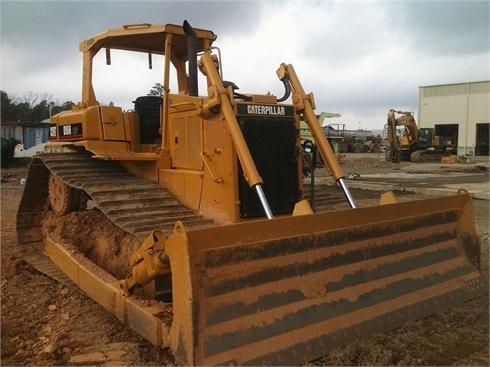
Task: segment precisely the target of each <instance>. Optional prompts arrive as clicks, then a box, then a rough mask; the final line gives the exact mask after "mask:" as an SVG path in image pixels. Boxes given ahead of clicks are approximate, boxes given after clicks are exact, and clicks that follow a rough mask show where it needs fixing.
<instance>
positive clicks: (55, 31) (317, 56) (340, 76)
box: [0, 0, 490, 128]
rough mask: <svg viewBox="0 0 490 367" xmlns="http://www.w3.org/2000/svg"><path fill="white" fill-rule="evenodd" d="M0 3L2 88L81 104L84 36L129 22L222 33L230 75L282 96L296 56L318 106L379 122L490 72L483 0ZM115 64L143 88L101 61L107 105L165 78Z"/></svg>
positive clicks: (249, 87) (245, 88) (247, 86)
mask: <svg viewBox="0 0 490 367" xmlns="http://www.w3.org/2000/svg"><path fill="white" fill-rule="evenodd" d="M0 7H1V39H2V45H1V50H2V76H1V82H2V89H4V90H6V91H7V92H9V94H14V95H22V94H23V93H25V92H27V91H29V90H32V91H35V92H43V93H44V92H47V93H49V94H54V95H55V98H61V99H65V98H66V99H73V100H75V101H76V100H78V99H79V88H80V69H81V55H80V52H79V50H78V43H79V41H80V40H82V39H84V38H87V37H90V36H92V35H94V34H96V33H98V32H101V31H103V30H106V29H108V28H117V27H120V26H121V25H123V24H129V23H141V22H150V23H163V22H168V23H176V24H180V23H181V22H182V21H183V20H184V19H188V20H189V21H190V22H191V24H193V25H194V26H195V27H199V28H207V29H212V30H213V31H214V32H215V33H217V34H218V41H217V45H218V46H220V47H221V50H222V52H223V61H224V70H225V78H226V79H229V80H233V81H235V82H236V83H237V84H238V85H239V86H240V87H241V88H242V92H254V93H265V92H267V91H271V92H272V93H276V94H278V95H279V94H281V95H282V92H283V90H282V87H281V84H280V83H279V81H278V80H277V77H276V75H275V70H276V68H277V67H278V66H279V64H280V62H283V61H285V62H288V63H289V62H291V63H293V64H294V66H295V67H296V70H297V72H298V74H299V76H300V78H301V80H302V81H303V84H304V86H305V89H306V90H307V91H308V92H310V91H311V92H314V93H315V97H316V103H317V107H318V108H317V110H318V111H324V110H328V111H330V112H340V113H342V114H343V115H344V116H346V121H347V122H348V120H349V119H352V120H353V121H354V120H355V123H356V125H357V120H359V121H362V124H363V127H364V126H365V125H366V126H376V127H377V128H382V125H383V124H384V121H385V119H386V117H385V113H386V110H387V109H388V108H390V107H396V108H406V109H410V110H416V108H417V98H418V89H417V87H418V86H420V85H427V84H439V83H452V82H462V81H469V80H483V79H485V80H486V79H488V78H489V75H488V62H489V54H490V53H489V50H488V45H489V40H488V37H489V32H488V24H489V19H488V17H489V9H488V7H489V3H488V2H483V1H482V2H474V1H473V2H472V1H454V2H447V1H436V2H422V1H399V2H382V1H381V2H365V1H359V2H355V1H349V2H344V1H300V0H296V1H292V0H285V1H274V2H270V1H241V2H237V1H158V2H157V1H117V2H116V1H104V2H102V1H92V2H88V1H42V2H40V1H35V2H33V1H31V2H23V1H5V0H3V1H1V2H0ZM113 61H114V65H112V66H111V67H110V68H109V69H110V71H111V72H113V73H115V77H114V78H115V80H122V81H123V82H124V81H132V82H137V81H138V80H140V84H141V85H138V86H137V88H133V87H131V88H129V87H126V86H125V85H124V83H123V87H119V88H113V85H112V83H109V85H108V86H105V85H103V84H104V82H106V81H107V80H108V76H107V75H106V73H108V71H109V69H105V65H102V66H101V67H102V69H101V72H100V74H98V75H100V76H102V83H99V85H100V87H99V85H96V86H97V87H98V89H97V90H96V92H97V95H98V96H100V98H101V99H102V102H108V101H109V100H112V101H114V102H115V103H116V104H120V105H123V106H127V103H128V101H129V103H130V101H132V100H134V97H135V95H134V94H135V93H141V91H143V93H144V91H145V90H147V89H149V87H150V86H151V83H154V82H157V81H160V80H159V78H161V73H158V72H157V73H156V74H158V75H157V76H156V78H157V79H156V80H154V81H152V80H153V79H155V78H154V77H153V76H152V75H149V76H148V74H145V75H147V76H145V77H143V73H146V71H141V70H139V69H138V68H136V70H135V71H134V72H133V71H132V72H128V71H127V70H129V69H127V70H125V69H124V62H125V61H127V59H120V58H119V56H118V57H117V58H116V57H114V60H113ZM142 68H145V65H143V66H142ZM125 71H126V73H124V72H125ZM118 73H122V74H120V75H119V74H118ZM129 74H131V75H129ZM142 81H144V82H143V83H142ZM111 86H112V88H111Z"/></svg>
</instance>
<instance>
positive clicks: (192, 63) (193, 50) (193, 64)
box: [183, 20, 199, 97]
mask: <svg viewBox="0 0 490 367" xmlns="http://www.w3.org/2000/svg"><path fill="white" fill-rule="evenodd" d="M183 27H184V32H185V34H186V36H187V58H188V60H189V68H188V73H189V95H191V96H195V97H197V96H198V95H199V91H198V89H199V88H198V84H197V36H196V32H194V28H192V26H191V25H190V24H189V22H188V21H187V20H184V24H183Z"/></svg>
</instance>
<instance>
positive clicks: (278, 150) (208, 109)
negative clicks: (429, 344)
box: [17, 22, 486, 365]
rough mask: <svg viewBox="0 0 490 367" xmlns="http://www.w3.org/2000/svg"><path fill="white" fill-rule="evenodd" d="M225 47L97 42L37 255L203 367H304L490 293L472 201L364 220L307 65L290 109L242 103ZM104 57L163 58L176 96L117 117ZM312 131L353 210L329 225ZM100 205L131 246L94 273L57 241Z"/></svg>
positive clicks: (187, 40) (331, 217)
mask: <svg viewBox="0 0 490 367" xmlns="http://www.w3.org/2000/svg"><path fill="white" fill-rule="evenodd" d="M215 39H216V36H215V34H214V33H213V32H211V31H208V30H201V29H194V28H192V27H191V26H190V24H189V23H187V22H184V24H183V25H182V26H178V25H170V24H163V25H151V24H146V23H145V24H136V25H126V26H123V27H122V28H119V29H111V30H108V31H106V32H102V33H99V34H97V35H95V36H93V37H91V38H88V39H86V40H84V41H82V42H81V44H80V50H81V51H82V53H83V80H82V100H81V102H80V103H79V104H77V105H76V106H74V107H73V108H72V110H71V111H65V112H62V113H60V114H58V115H56V116H54V117H53V118H52V127H51V135H50V140H49V143H48V144H47V148H46V152H45V153H43V154H41V155H39V156H37V157H35V158H34V159H33V161H32V164H31V166H30V168H29V174H28V178H27V182H26V187H25V191H24V196H23V198H22V201H21V204H20V206H19V210H18V214H17V233H18V238H19V243H21V244H28V243H30V244H35V245H36V246H38V249H39V251H40V253H41V252H42V253H46V254H47V255H48V256H49V258H50V259H51V261H52V262H53V263H54V264H56V266H57V267H59V268H60V269H61V270H62V271H63V272H64V273H65V274H66V275H67V276H68V277H69V278H70V279H71V280H72V281H73V282H74V283H76V284H77V285H78V286H79V287H80V288H81V289H82V290H83V291H84V292H85V293H86V294H87V295H89V296H90V297H92V298H93V299H94V300H96V301H97V302H99V303H100V304H101V305H102V306H103V307H105V308H106V309H107V310H108V311H110V312H111V313H113V314H114V315H115V316H116V317H117V318H118V319H120V320H121V321H123V322H125V323H127V324H128V325H129V326H130V327H131V328H132V329H134V330H135V331H137V332H138V333H140V334H141V335H143V336H144V337H145V338H147V339H148V340H150V341H151V342H152V343H154V344H155V345H157V346H160V347H170V348H171V350H172V352H173V353H174V355H175V357H176V361H177V362H178V363H179V364H188V365H191V364H198V365H214V364H216V365H225V364H238V365H244V364H251V365H260V364H269V365H271V364H278V365H293V364H299V363H303V362H306V361H309V360H312V359H314V358H317V357H320V356H322V355H324V354H326V353H327V352H328V351H329V350H331V349H332V348H334V347H335V346H337V345H340V344H343V343H347V342H350V341H352V340H354V339H356V338H360V337H363V336H366V335H370V334H372V333H377V332H381V331H385V330H389V329H391V328H395V327H397V326H399V325H401V324H402V323H404V322H406V321H407V320H412V319H415V318H420V317H424V316H426V315H428V314H430V313H432V312H435V311H439V310H440V309H441V308H442V307H448V306H450V305H453V304H456V303H459V302H462V301H463V300H465V299H468V298H470V297H472V296H474V295H475V294H478V293H479V292H482V291H484V290H485V289H486V284H485V279H484V278H483V276H482V275H481V274H480V273H479V271H478V267H479V256H480V244H479V240H478V237H477V235H476V232H475V223H474V218H473V210H472V203H471V198H470V195H469V193H468V192H466V191H464V190H460V191H458V193H457V194H455V195H453V196H450V197H444V198H434V199H430V200H419V201H414V202H404V203H397V202H396V199H394V197H393V195H391V196H390V195H388V196H384V198H383V199H382V200H381V204H382V205H379V206H372V207H365V208H358V207H357V203H356V200H355V198H354V197H353V195H352V194H351V192H350V191H349V188H348V182H347V180H346V175H345V172H344V170H343V169H342V167H341V166H340V165H339V164H338V162H337V159H336V157H335V155H334V153H333V152H332V149H331V147H330V145H329V143H328V142H327V139H326V137H325V135H324V132H323V130H322V128H321V126H320V124H319V122H318V119H317V117H316V114H315V111H314V110H315V102H314V98H313V95H312V94H311V93H309V94H307V93H306V92H305V91H304V89H303V86H302V84H301V82H300V80H299V78H298V75H297V74H296V72H295V70H294V68H293V66H292V65H289V64H281V65H280V66H279V68H278V69H277V71H276V74H277V76H278V79H279V80H280V82H282V83H283V85H284V87H285V94H284V96H282V97H280V98H278V97H277V96H274V95H270V94H241V93H238V92H237V88H236V85H235V84H234V83H230V82H226V81H223V71H222V70H221V68H222V65H221V61H222V60H221V57H218V56H219V54H217V53H216V51H217V50H216V49H215V48H214V47H212V44H213V42H214V41H215ZM103 48H105V49H108V50H110V49H122V50H128V51H135V52H143V53H147V54H159V55H163V58H164V63H163V64H164V66H163V75H164V77H163V84H162V90H163V95H162V96H161V97H160V96H140V97H137V98H135V108H134V110H132V111H123V109H122V108H120V107H117V106H103V105H101V104H99V103H98V102H97V100H96V97H95V92H94V88H93V85H92V60H93V57H94V56H95V54H97V52H99V51H100V50H101V49H103ZM109 54H110V51H109V52H108V53H107V54H106V55H109ZM171 66H172V68H171ZM171 69H172V70H175V75H174V79H172V80H174V85H175V90H172V89H171V88H170V87H171V85H172V84H171V74H170V71H171ZM199 71H200V72H202V73H203V75H204V80H205V84H206V85H205V87H206V88H205V89H206V91H207V92H206V93H205V94H204V95H199V86H198V78H197V75H198V72H199ZM201 87H204V86H201ZM290 97H291V98H290ZM288 100H289V101H290V102H288ZM301 120H303V121H306V122H307V124H308V127H309V129H310V131H311V134H312V136H313V138H314V139H315V148H316V149H318V151H319V153H320V155H321V157H322V159H323V161H324V162H325V165H326V167H327V168H328V171H329V173H330V175H331V176H332V180H333V181H334V184H335V185H337V186H338V188H339V190H340V191H341V193H342V195H343V196H344V198H345V201H346V203H347V207H348V209H344V210H336V211H330V212H319V213H315V212H314V211H313V210H312V209H311V207H310V205H309V203H308V201H307V200H305V199H304V194H303V169H302V168H303V167H302V159H301V138H300V135H299V131H300V125H299V124H300V121H301ZM83 198H85V200H87V198H89V199H91V200H92V201H93V202H94V205H93V206H95V207H96V208H97V212H99V213H102V214H103V215H104V216H105V220H107V221H108V222H110V223H111V225H112V226H114V227H115V228H118V229H119V230H121V231H122V232H123V233H124V234H125V236H126V237H124V238H123V240H120V241H117V242H116V243H108V240H107V238H103V239H101V240H100V241H99V242H98V246H101V248H100V249H99V252H97V256H93V257H90V256H89V255H87V254H86V253H83V252H82V251H81V250H80V249H77V247H76V243H80V241H74V240H73V239H71V238H70V237H69V236H68V234H65V231H64V228H63V226H62V225H60V226H59V228H55V229H53V225H51V226H46V225H44V224H43V223H44V218H45V217H46V216H47V215H53V214H54V215H57V216H58V217H59V221H60V223H61V222H62V219H63V217H64V216H66V215H69V214H70V211H73V210H76V211H84V210H85V213H86V210H88V209H85V207H86V205H81V202H82V201H83ZM92 210H93V209H92ZM86 214H90V213H86ZM70 225H71V226H78V227H77V228H80V229H83V226H84V225H85V224H84V222H83V221H80V222H79V223H76V224H75V223H73V222H71V224H70ZM85 229H86V228H85ZM74 232H81V230H80V231H76V230H75V231H74ZM58 233H62V234H63V236H58ZM128 238H129V239H131V241H133V242H131V244H134V243H135V244H136V245H135V246H134V247H131V246H129V245H128V246H126V243H127V241H126V240H127V239H128ZM82 242H83V241H82ZM121 259H122V260H124V264H122V263H118V262H117V261H119V260H121ZM114 264H116V266H114ZM121 270H126V272H125V274H123V275H121ZM160 295H161V296H160Z"/></svg>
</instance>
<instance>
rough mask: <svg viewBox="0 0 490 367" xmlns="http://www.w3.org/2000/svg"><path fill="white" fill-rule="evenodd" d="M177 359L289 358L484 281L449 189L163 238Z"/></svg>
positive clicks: (433, 305)
mask: <svg viewBox="0 0 490 367" xmlns="http://www.w3.org/2000/svg"><path fill="white" fill-rule="evenodd" d="M165 251H166V253H167V255H168V256H169V258H170V264H171V268H172V283H173V310H174V311H173V312H174V315H173V324H172V330H171V333H170V335H171V336H170V345H171V346H172V349H173V351H174V353H175V355H176V359H177V361H178V362H179V363H182V364H197V365H228V364H234V365H236V364H238V365H244V364H249V365H263V364H266V365H293V364H298V363H302V362H306V361H310V360H313V359H315V358H318V357H321V356H323V355H325V354H326V353H327V352H328V351H329V350H331V349H332V348H334V347H336V346H338V345H341V344H345V343H349V342H352V341H353V340H355V339H359V338H362V337H365V336H367V335H371V334H373V333H377V332H382V331H385V330H389V329H393V328H395V327H397V326H400V325H402V324H403V323H405V322H406V321H408V320H413V319H418V318H421V317H424V316H427V315H429V314H432V313H435V312H438V311H440V310H441V309H443V308H447V307H449V306H451V305H454V304H456V303H461V302H463V301H464V300H466V299H468V298H471V297H473V296H474V295H475V294H477V293H479V292H482V291H484V290H485V289H486V288H487V285H486V281H485V279H484V278H483V276H482V275H481V274H480V273H479V271H478V267H479V256H480V245H479V241H478V238H477V235H476V233H475V224H474V219H473V209H472V203H471V198H470V196H469V194H468V193H466V192H459V193H458V194H457V195H454V196H450V197H444V198H435V199H429V200H421V201H414V202H405V203H396V204H388V205H383V206H377V207H369V208H361V209H350V210H343V211H335V212H326V213H320V214H310V215H304V216H294V217H283V218H276V219H273V220H269V221H252V222H245V223H239V224H232V225H228V226H223V227H214V228H208V229H201V230H193V231H187V232H186V231H185V229H184V227H183V226H182V225H180V224H179V223H178V224H177V225H176V226H175V229H174V233H173V234H172V235H171V236H170V237H169V238H168V240H167V242H166V250H165Z"/></svg>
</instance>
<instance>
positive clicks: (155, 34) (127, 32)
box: [80, 23, 217, 57]
mask: <svg viewBox="0 0 490 367" xmlns="http://www.w3.org/2000/svg"><path fill="white" fill-rule="evenodd" d="M194 31H195V32H196V35H197V39H198V42H197V43H198V50H197V51H198V52H201V51H204V50H205V44H206V43H209V46H211V44H212V43H213V41H214V40H215V39H216V37H217V36H216V35H215V34H214V33H213V32H212V31H208V30H203V29H194ZM167 34H172V52H173V53H174V54H175V55H181V57H185V55H187V39H186V35H185V33H184V29H183V27H182V26H178V25H174V24H149V23H141V24H129V25H124V26H123V27H122V28H115V29H109V30H107V31H104V32H101V33H98V34H96V35H95V36H93V37H91V38H88V39H85V40H83V41H82V42H80V51H82V52H87V51H89V50H91V51H94V52H95V53H96V52H97V51H99V50H100V49H101V48H110V49H118V50H129V51H136V52H145V53H152V54H162V55H163V54H165V37H166V35H167Z"/></svg>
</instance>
